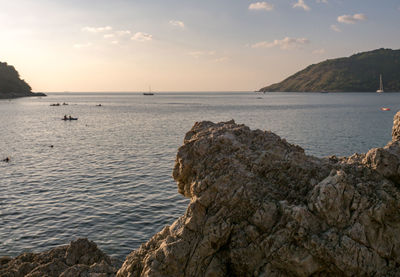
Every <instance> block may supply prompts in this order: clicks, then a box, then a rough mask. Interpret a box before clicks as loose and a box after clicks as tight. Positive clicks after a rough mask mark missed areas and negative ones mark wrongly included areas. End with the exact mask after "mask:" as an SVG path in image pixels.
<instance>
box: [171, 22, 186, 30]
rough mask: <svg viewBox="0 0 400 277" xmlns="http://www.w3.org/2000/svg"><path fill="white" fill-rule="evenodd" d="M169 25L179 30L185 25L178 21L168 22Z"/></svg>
mask: <svg viewBox="0 0 400 277" xmlns="http://www.w3.org/2000/svg"><path fill="white" fill-rule="evenodd" d="M169 24H170V25H172V26H174V27H179V28H182V29H183V28H185V23H183V22H182V21H179V20H170V21H169Z"/></svg>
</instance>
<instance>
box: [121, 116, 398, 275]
mask: <svg viewBox="0 0 400 277" xmlns="http://www.w3.org/2000/svg"><path fill="white" fill-rule="evenodd" d="M399 119H400V114H397V115H396V118H395V126H394V127H393V140H392V141H391V142H389V143H388V145H387V146H385V147H383V148H378V149H372V150H370V151H369V152H368V153H366V154H355V155H353V156H351V157H342V158H337V157H334V156H332V157H327V158H315V157H311V156H307V155H306V154H305V153H304V150H303V149H302V148H300V147H299V146H296V145H292V144H289V143H288V142H286V141H285V140H284V139H281V138H279V137H278V136H277V135H275V134H273V133H271V132H264V131H260V130H255V131H252V130H250V129H249V128H248V127H246V126H244V125H239V124H236V123H235V122H233V121H229V122H223V123H218V124H214V123H212V122H199V123H196V124H195V125H194V126H193V128H192V129H191V130H190V131H189V132H188V133H187V134H186V136H185V139H184V144H183V146H182V147H180V149H179V151H178V154H177V158H176V163H175V168H174V171H173V177H174V179H175V180H176V181H177V184H178V190H179V192H180V193H181V194H183V195H184V196H186V197H189V198H190V199H191V202H190V204H189V206H188V208H187V211H186V213H185V215H183V216H182V217H180V218H179V219H178V220H177V221H176V222H174V223H173V224H172V226H167V227H165V228H164V229H163V230H162V231H161V232H159V233H158V234H156V235H155V236H154V237H153V238H151V239H150V240H149V241H148V242H147V243H145V244H143V245H142V246H141V247H140V249H138V250H135V251H133V252H132V253H131V254H130V255H129V256H128V257H127V259H126V260H125V262H124V264H123V265H122V267H121V269H120V270H119V271H118V273H117V276H119V277H123V276H174V277H179V276H208V277H211V276H213V277H218V276H400V235H399V234H400V191H399V185H400V167H399V165H400V162H399V161H400V142H399V141H398V140H399V139H400V131H399V130H400V120H399Z"/></svg>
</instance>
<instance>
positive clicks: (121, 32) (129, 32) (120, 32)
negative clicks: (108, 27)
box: [115, 30, 131, 37]
mask: <svg viewBox="0 0 400 277" xmlns="http://www.w3.org/2000/svg"><path fill="white" fill-rule="evenodd" d="M115 34H116V35H117V36H119V37H123V36H129V35H131V31H129V30H122V31H116V32H115Z"/></svg>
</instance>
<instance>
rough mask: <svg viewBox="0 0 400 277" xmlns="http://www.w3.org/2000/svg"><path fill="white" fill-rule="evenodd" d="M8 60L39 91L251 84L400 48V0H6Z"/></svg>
mask: <svg viewBox="0 0 400 277" xmlns="http://www.w3.org/2000/svg"><path fill="white" fill-rule="evenodd" d="M0 18H1V24H0V39H1V40H0V61H2V62H7V63H8V64H11V65H14V66H15V67H16V69H17V70H18V71H19V73H20V75H21V77H22V78H23V79H25V80H26V81H27V82H28V83H29V84H30V85H31V87H32V88H33V91H43V92H56V91H79V92H100V91H102V92H114V91H115V92H119V91H148V90H149V86H151V87H152V90H153V91H160V92H161V91H253V90H258V89H260V88H261V87H263V86H266V85H270V84H272V83H276V82H279V81H281V80H283V79H284V78H286V77H288V76H290V75H292V74H294V73H295V72H297V71H299V70H301V69H303V68H305V67H306V66H308V65H310V64H314V63H318V62H320V61H323V60H326V59H331V58H338V57H344V56H350V55H352V54H355V53H359V52H363V51H369V50H373V49H377V48H391V49H399V48H400V31H399V30H400V1H399V0H268V1H250V0H13V1H10V0H0Z"/></svg>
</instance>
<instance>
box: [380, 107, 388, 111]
mask: <svg viewBox="0 0 400 277" xmlns="http://www.w3.org/2000/svg"><path fill="white" fill-rule="evenodd" d="M381 111H390V108H381Z"/></svg>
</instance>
